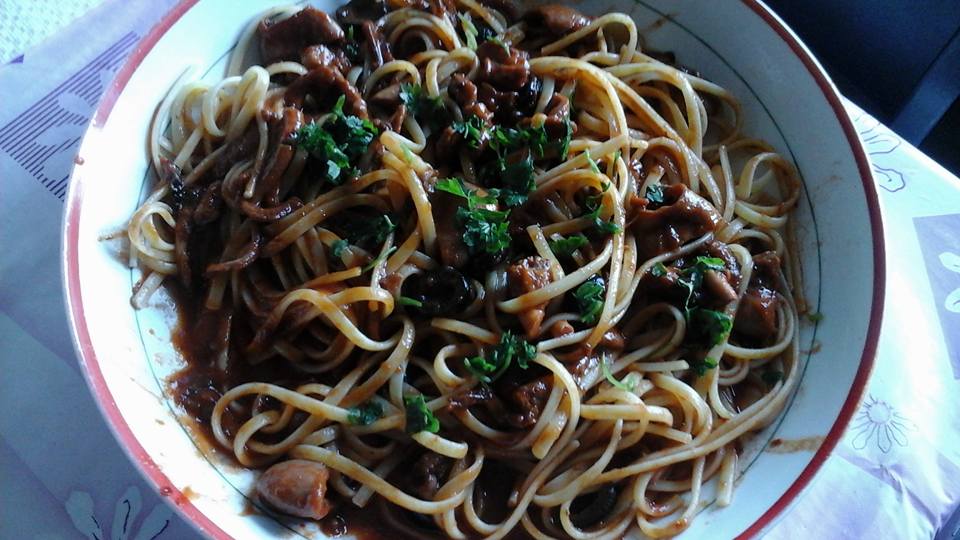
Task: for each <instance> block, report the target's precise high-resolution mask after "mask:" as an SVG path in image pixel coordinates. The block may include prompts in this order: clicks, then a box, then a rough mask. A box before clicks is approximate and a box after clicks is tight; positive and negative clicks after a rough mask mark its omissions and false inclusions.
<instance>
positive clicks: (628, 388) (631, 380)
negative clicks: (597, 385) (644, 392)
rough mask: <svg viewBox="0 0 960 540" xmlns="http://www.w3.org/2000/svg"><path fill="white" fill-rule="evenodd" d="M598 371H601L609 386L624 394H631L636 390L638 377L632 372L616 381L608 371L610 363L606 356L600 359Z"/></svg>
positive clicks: (638, 382) (638, 381)
mask: <svg viewBox="0 0 960 540" xmlns="http://www.w3.org/2000/svg"><path fill="white" fill-rule="evenodd" d="M600 369H601V370H603V377H604V378H605V379H607V381H608V382H609V383H610V384H612V385H613V386H614V387H615V388H619V389H620V390H623V391H624V392H630V393H633V392H634V391H635V390H636V389H637V385H639V384H640V376H639V375H638V374H636V373H634V372H630V373H627V374H626V375H625V376H624V377H623V379H622V380H619V381H618V380H617V378H616V377H614V376H613V373H612V372H611V371H610V362H609V361H608V359H607V356H606V355H604V356H603V358H601V359H600Z"/></svg>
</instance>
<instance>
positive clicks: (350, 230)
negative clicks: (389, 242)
mask: <svg viewBox="0 0 960 540" xmlns="http://www.w3.org/2000/svg"><path fill="white" fill-rule="evenodd" d="M396 229H397V226H396V224H394V223H393V221H392V220H391V219H390V216H388V215H385V214H384V215H381V216H378V217H376V218H374V219H356V220H351V221H350V223H349V226H348V227H347V230H346V236H347V240H348V241H349V242H350V243H351V244H353V245H355V246H361V247H364V248H366V249H374V248H375V247H377V246H380V245H383V242H384V240H386V239H387V236H389V235H390V233H392V232H393V231H395V230H396Z"/></svg>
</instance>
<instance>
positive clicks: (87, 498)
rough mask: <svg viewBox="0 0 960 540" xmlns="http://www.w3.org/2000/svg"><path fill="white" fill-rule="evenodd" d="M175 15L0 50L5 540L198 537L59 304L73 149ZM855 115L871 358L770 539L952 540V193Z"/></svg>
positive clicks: (955, 469)
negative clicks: (873, 316)
mask: <svg viewBox="0 0 960 540" xmlns="http://www.w3.org/2000/svg"><path fill="white" fill-rule="evenodd" d="M79 2H81V3H83V4H84V5H89V4H92V3H94V2H91V1H89V0H79ZM172 3H173V0H154V1H152V2H130V3H127V2H120V1H119V0H107V1H106V2H104V3H103V4H102V5H100V6H99V7H97V8H95V9H94V10H93V11H91V12H89V13H87V14H86V15H85V16H83V17H82V18H80V19H79V20H77V21H75V22H74V23H73V24H71V25H69V26H68V27H66V28H65V29H64V30H62V31H60V32H59V33H58V34H57V35H56V36H54V37H53V38H51V39H49V40H47V41H45V42H44V43H42V44H41V45H39V46H35V47H33V48H30V49H29V50H28V51H27V52H26V53H25V54H19V53H17V54H10V53H9V51H7V50H4V51H2V52H3V54H4V55H5V57H6V58H13V60H12V61H11V62H9V63H7V64H6V65H3V66H0V95H2V99H0V247H2V249H0V338H2V346H0V409H2V410H3V411H4V414H2V415H0V538H28V537H29V538H43V539H47V538H76V537H87V538H91V539H105V538H113V539H127V538H132V539H150V538H158V537H159V538H170V539H181V538H193V537H195V536H196V533H195V532H194V531H193V530H192V529H191V528H190V526H189V525H187V524H185V523H184V522H182V521H181V520H180V519H179V518H178V517H177V516H176V515H175V514H173V512H172V511H171V510H170V508H169V507H168V506H167V505H165V504H164V503H163V502H161V500H160V498H159V496H158V495H157V494H156V493H154V492H153V490H152V489H151V488H150V487H149V486H147V485H146V484H145V483H144V481H143V480H142V478H141V477H140V475H139V474H138V473H137V471H136V470H135V469H134V467H133V465H132V464H131V463H130V462H129V461H128V460H127V458H126V456H125V455H124V453H123V451H122V450H121V449H120V448H119V446H118V445H117V443H116V441H115V440H114V438H113V437H112V436H111V434H110V432H109V429H108V428H107V426H106V424H105V423H104V421H103V420H102V419H101V417H100V414H99V411H98V409H97V407H96V405H95V403H94V402H93V400H92V398H91V396H90V394H89V392H88V390H87V387H86V384H85V383H84V381H83V377H82V374H81V373H80V368H79V366H78V363H77V360H76V357H75V354H74V350H73V347H72V345H71V342H70V334H69V330H68V329H67V322H66V316H65V313H64V309H63V302H62V299H61V291H60V268H59V245H60V218H61V212H62V206H63V199H64V194H65V191H66V186H67V181H68V176H69V172H70V166H71V164H72V160H73V157H74V154H75V151H76V149H77V146H78V144H79V141H80V138H81V136H82V135H83V131H84V128H85V126H86V124H87V121H88V120H89V117H90V115H91V113H92V111H93V109H94V107H95V105H96V104H97V101H98V99H99V97H100V95H101V94H102V93H103V91H104V89H105V88H106V87H107V86H108V85H109V84H110V81H111V80H112V78H113V75H114V73H115V72H116V70H117V69H118V67H119V66H120V65H121V64H122V63H123V61H124V59H125V58H126V56H127V55H128V54H129V53H130V52H131V51H132V50H133V49H134V48H135V46H136V44H137V41H138V40H139V39H140V37H141V36H143V35H144V34H145V33H146V32H147V31H148V30H149V28H150V27H151V25H152V24H153V23H154V22H155V21H157V20H158V19H159V17H160V16H161V15H162V13H164V12H165V11H166V9H168V8H169V7H170V5H171V4H172ZM49 4H50V6H51V8H54V7H56V6H57V5H61V4H62V5H66V6H72V5H75V4H70V3H69V2H68V3H53V2H50V3H49ZM44 5H47V4H46V3H44ZM12 6H14V4H10V3H9V0H0V35H4V36H9V35H11V34H10V33H9V32H11V31H12V30H10V28H9V27H10V25H18V24H19V25H21V26H22V25H23V24H24V23H23V21H18V20H16V18H15V15H17V14H20V15H22V14H23V13H25V12H24V11H23V9H25V8H22V6H21V7H19V8H17V9H13V7H12ZM53 19H56V17H53V18H52V19H51V18H47V19H44V20H53ZM53 27H54V28H55V27H56V26H55V25H54V26H53ZM49 29H50V27H47V31H48V32H49V31H50V30H49ZM16 31H18V32H21V33H22V34H24V35H30V36H33V31H32V30H22V29H21V30H16ZM30 39H33V38H32V37H31V38H30ZM34 41H35V39H34ZM3 45H4V47H8V48H9V47H14V46H15V45H13V46H11V45H9V40H8V41H5V42H3ZM848 109H849V111H850V113H851V115H852V117H853V118H854V119H855V121H856V125H857V128H858V130H859V132H860V134H861V136H862V138H863V140H864V142H865V144H866V148H867V150H868V152H869V153H870V157H871V159H872V161H873V172H874V178H875V180H876V182H877V186H878V187H879V191H880V193H881V202H882V206H883V218H884V221H885V228H886V235H887V236H886V242H887V265H888V270H887V276H888V278H887V279H888V285H887V291H886V293H887V301H886V312H885V314H884V324H883V329H882V332H881V338H880V347H879V350H880V353H879V357H878V358H877V364H876V368H875V370H874V372H873V375H872V378H871V380H870V384H869V387H868V389H867V392H866V395H865V398H864V401H863V403H862V404H861V405H860V408H859V410H858V412H857V414H856V415H855V417H854V420H853V421H852V423H851V424H850V427H849V429H848V431H847V433H846V435H845V437H844V439H843V440H842V441H841V443H840V444H839V445H838V446H837V449H836V451H835V452H834V454H833V455H832V456H831V457H830V458H829V459H828V460H827V462H826V463H825V464H824V466H823V468H822V469H821V472H820V474H819V475H817V477H816V478H815V479H814V480H813V482H812V483H811V484H810V486H809V487H808V488H807V490H806V491H805V492H804V493H803V494H802V496H801V497H799V498H798V499H797V500H796V502H795V503H794V504H793V506H792V507H791V508H790V510H789V511H788V512H786V513H785V514H784V515H783V516H781V518H780V519H779V521H778V522H777V523H776V524H774V526H773V527H772V529H771V531H770V533H769V535H768V537H770V538H899V539H912V538H932V537H935V536H938V537H939V538H950V537H951V536H952V535H953V533H954V532H955V529H956V527H957V525H956V524H955V523H948V520H949V517H950V516H951V515H952V514H953V513H954V511H955V510H956V509H957V506H958V505H960V414H957V413H958V411H960V384H958V379H960V180H958V179H957V178H956V177H954V176H952V175H951V174H950V173H948V172H947V171H946V170H944V169H943V168H941V167H940V166H939V165H937V164H936V163H935V162H933V161H931V160H930V159H929V158H927V157H926V156H924V155H923V154H921V153H920V152H919V151H917V150H916V149H915V148H913V147H912V146H910V145H909V144H907V143H906V142H904V141H903V140H901V139H900V138H899V137H897V135H895V134H894V133H892V132H891V131H890V130H889V129H887V128H886V127H885V126H883V125H882V124H880V123H879V122H877V121H876V120H875V119H873V118H872V117H871V116H869V115H868V114H866V113H864V112H863V111H862V110H860V109H859V108H858V107H857V106H856V105H854V104H852V103H848ZM838 271H847V270H846V269H838ZM825 316H826V317H827V318H828V319H829V317H830V314H829V313H828V314H825ZM813 361H817V359H816V356H814V359H813Z"/></svg>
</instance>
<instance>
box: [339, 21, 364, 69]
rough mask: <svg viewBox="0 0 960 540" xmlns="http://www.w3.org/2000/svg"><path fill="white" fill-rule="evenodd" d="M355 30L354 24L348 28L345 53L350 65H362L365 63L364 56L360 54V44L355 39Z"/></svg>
mask: <svg viewBox="0 0 960 540" xmlns="http://www.w3.org/2000/svg"><path fill="white" fill-rule="evenodd" d="M355 28H356V27H355V26H354V25H352V24H351V25H349V26H347V41H346V45H345V46H344V48H343V52H344V53H346V55H347V59H349V60H350V63H352V64H360V63H362V62H363V54H361V53H360V42H359V41H357V39H356V38H355V37H354V35H355V34H356V30H355Z"/></svg>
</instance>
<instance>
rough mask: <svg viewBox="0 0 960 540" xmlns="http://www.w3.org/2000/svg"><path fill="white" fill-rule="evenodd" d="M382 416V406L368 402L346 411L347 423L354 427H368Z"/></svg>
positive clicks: (374, 402)
mask: <svg viewBox="0 0 960 540" xmlns="http://www.w3.org/2000/svg"><path fill="white" fill-rule="evenodd" d="M382 416H383V405H380V403H378V402H376V401H373V400H370V401H367V402H366V403H363V404H362V405H357V406H356V407H350V408H349V409H347V421H348V422H350V423H351V424H353V425H355V426H369V425H370V424H372V423H374V422H376V421H377V420H379V419H380V417H382Z"/></svg>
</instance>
